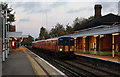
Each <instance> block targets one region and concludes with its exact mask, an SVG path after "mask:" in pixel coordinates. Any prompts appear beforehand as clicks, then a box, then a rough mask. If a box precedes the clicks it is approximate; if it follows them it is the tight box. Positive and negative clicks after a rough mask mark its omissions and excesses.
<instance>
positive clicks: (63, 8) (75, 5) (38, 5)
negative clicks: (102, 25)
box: [8, 0, 118, 38]
mask: <svg viewBox="0 0 120 77" xmlns="http://www.w3.org/2000/svg"><path fill="white" fill-rule="evenodd" d="M8 3H9V5H10V7H12V8H13V9H14V11H15V12H16V22H15V23H14V24H15V25H16V30H17V31H18V32H20V31H21V32H23V34H24V35H28V34H30V35H32V36H33V37H35V38H37V37H38V36H39V32H40V28H41V27H42V26H43V27H45V28H46V29H47V30H48V31H49V30H50V29H51V28H53V27H54V26H55V24H56V23H61V24H63V25H64V26H65V25H66V24H68V23H69V24H71V25H72V24H73V20H74V19H75V18H76V17H79V18H80V17H84V18H88V17H90V16H93V15H94V5H95V4H101V5H102V15H106V14H108V13H113V14H118V10H117V9H118V8H117V6H118V4H117V2H98V0H94V1H91V2H90V1H89V2H88V1H86V0H81V1H72V0H71V1H63V0H62V1H61V2H60V1H59V2H58V1H53V2H52V1H51V2H49V1H46V2H45V1H36V2H32V1H29V2H28V1H26V2H25V0H24V1H23V2H20V1H14V2H8Z"/></svg>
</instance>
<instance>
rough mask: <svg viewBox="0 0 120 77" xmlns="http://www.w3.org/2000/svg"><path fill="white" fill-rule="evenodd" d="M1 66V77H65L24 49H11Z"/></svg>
mask: <svg viewBox="0 0 120 77" xmlns="http://www.w3.org/2000/svg"><path fill="white" fill-rule="evenodd" d="M2 65H3V66H2V67H3V68H2V71H3V73H2V74H3V76H5V75H20V76H26V75H27V76H36V75H38V76H47V75H51V77H52V76H58V75H59V76H65V74H64V73H62V72H61V71H59V70H58V69H57V68H55V67H54V66H52V65H51V64H49V63H48V62H47V61H45V60H44V59H43V58H41V57H39V56H38V55H36V54H35V53H33V52H31V51H30V50H29V49H27V48H26V47H20V48H16V49H12V50H11V52H10V55H9V56H8V59H6V61H5V62H3V63H2Z"/></svg>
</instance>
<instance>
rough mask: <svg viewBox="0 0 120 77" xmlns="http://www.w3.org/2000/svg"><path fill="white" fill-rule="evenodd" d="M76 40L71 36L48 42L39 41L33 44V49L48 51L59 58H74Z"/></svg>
mask: <svg viewBox="0 0 120 77" xmlns="http://www.w3.org/2000/svg"><path fill="white" fill-rule="evenodd" d="M74 41H75V40H74V38H73V37H69V36H61V37H58V38H51V39H46V40H38V41H33V42H32V48H37V49H42V50H47V52H50V53H54V54H55V55H56V56H57V57H66V56H69V57H72V58H74V57H75V55H74V48H75V47H74Z"/></svg>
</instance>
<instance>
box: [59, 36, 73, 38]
mask: <svg viewBox="0 0 120 77" xmlns="http://www.w3.org/2000/svg"><path fill="white" fill-rule="evenodd" d="M59 38H73V37H71V36H61V37H59Z"/></svg>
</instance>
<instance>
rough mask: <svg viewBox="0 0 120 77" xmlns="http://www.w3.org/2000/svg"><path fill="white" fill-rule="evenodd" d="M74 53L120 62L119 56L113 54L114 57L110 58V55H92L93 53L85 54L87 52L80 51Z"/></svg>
mask: <svg viewBox="0 0 120 77" xmlns="http://www.w3.org/2000/svg"><path fill="white" fill-rule="evenodd" d="M75 54H76V55H83V56H88V57H93V58H98V59H102V60H108V61H112V62H117V63H120V56H115V57H114V58H112V56H103V55H94V54H87V53H80V52H75Z"/></svg>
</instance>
